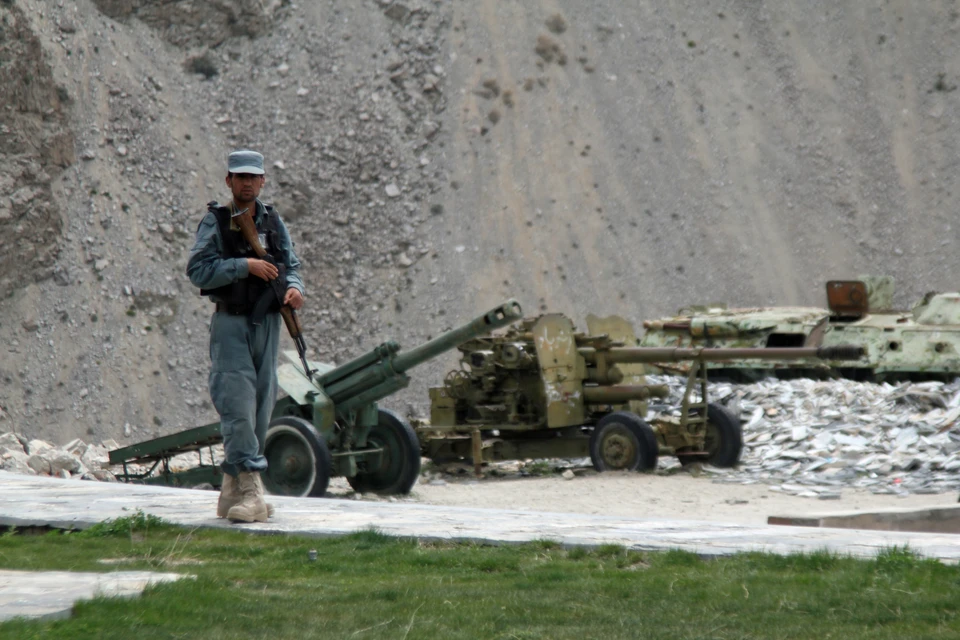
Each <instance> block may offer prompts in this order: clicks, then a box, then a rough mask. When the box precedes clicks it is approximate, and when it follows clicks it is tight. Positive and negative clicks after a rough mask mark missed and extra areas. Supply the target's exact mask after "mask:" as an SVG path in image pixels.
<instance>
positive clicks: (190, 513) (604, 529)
mask: <svg viewBox="0 0 960 640" xmlns="http://www.w3.org/2000/svg"><path fill="white" fill-rule="evenodd" d="M216 499H217V494H216V493H214V492H212V491H197V490H191V489H175V488H169V487H155V486H144V485H132V484H123V483H105V482H85V481H80V480H61V479H56V478H47V477H38V476H23V475H16V474H12V473H7V472H2V471H0V525H7V526H10V525H14V526H21V527H22V526H51V527H60V528H76V529H81V528H86V527H89V526H91V525H93V524H95V523H97V522H101V521H103V520H107V519H113V518H119V517H123V516H129V515H131V514H133V513H135V512H136V511H137V510H142V511H143V512H144V513H148V514H152V515H155V516H158V517H160V518H163V519H164V520H166V521H168V522H172V523H176V524H180V525H184V526H187V527H222V528H232V529H242V530H247V531H251V532H256V533H269V534H278V533H283V534H301V535H307V536H332V535H342V534H346V533H351V532H355V531H361V530H364V529H371V528H375V529H377V530H378V531H380V532H382V533H384V534H386V535H392V536H406V537H413V538H420V539H427V540H462V541H477V542H486V543H494V544H498V543H519V542H528V541H532V540H538V539H550V540H555V541H557V542H560V543H562V544H565V545H582V546H598V545H602V544H618V545H623V546H624V547H627V548H630V549H636V550H651V551H661V550H667V549H682V550H686V551H691V552H694V553H698V554H700V555H703V556H722V555H730V554H735V553H741V552H745V551H764V552H768V553H776V554H791V553H799V552H806V553H810V552H813V551H817V550H823V549H826V550H830V551H833V552H836V553H841V554H849V555H852V556H857V557H871V556H874V555H876V554H877V553H878V552H880V551H881V550H883V549H887V548H890V547H893V546H895V545H896V546H901V547H903V546H909V547H910V548H911V549H913V550H915V551H916V552H917V553H920V554H922V555H923V556H926V557H930V558H937V559H939V560H942V561H945V562H951V563H953V562H957V561H960V536H958V535H952V534H938V533H913V532H900V531H867V530H859V529H856V530H853V529H825V528H810V527H792V526H773V525H744V524H723V523H715V522H699V521H682V520H663V519H653V518H649V519H632V518H620V517H605V516H595V515H583V514H564V513H544V512H533V511H519V510H508V509H472V508H468V507H462V508H450V507H437V506H432V505H424V504H414V503H409V502H397V503H394V502H367V501H361V500H342V499H329V498H289V497H280V496H271V502H272V503H273V504H274V506H275V507H276V515H275V516H274V517H273V518H271V520H270V522H269V523H265V524H250V525H238V524H231V523H229V522H226V521H224V520H221V519H218V518H216V516H215V508H216Z"/></svg>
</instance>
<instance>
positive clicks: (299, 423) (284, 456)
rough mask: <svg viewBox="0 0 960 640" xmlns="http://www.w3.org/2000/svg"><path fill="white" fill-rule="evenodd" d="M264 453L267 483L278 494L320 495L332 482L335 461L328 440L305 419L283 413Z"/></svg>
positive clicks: (269, 432)
mask: <svg viewBox="0 0 960 640" xmlns="http://www.w3.org/2000/svg"><path fill="white" fill-rule="evenodd" d="M263 455H264V456H265V457H266V458H267V470H266V471H265V472H264V473H263V485H264V488H265V489H266V490H267V493H271V494H273V495H278V496H299V497H304V496H307V497H311V498H319V497H320V496H322V495H323V494H324V493H326V491H327V485H329V484H330V470H331V469H332V468H333V461H332V458H331V457H330V449H329V448H328V447H327V441H326V440H325V439H324V438H323V437H322V436H321V435H320V434H319V433H317V430H316V429H314V427H313V425H312V424H310V423H309V422H307V421H306V420H304V419H303V418H295V417H293V416H283V417H281V418H277V419H275V420H273V421H272V422H270V427H269V428H268V429H267V437H266V440H265V442H264V452H263Z"/></svg>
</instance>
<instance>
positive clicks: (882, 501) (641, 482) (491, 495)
mask: <svg viewBox="0 0 960 640" xmlns="http://www.w3.org/2000/svg"><path fill="white" fill-rule="evenodd" d="M422 480H423V479H421V482H419V483H418V484H416V485H415V486H414V487H413V491H412V492H411V494H410V496H409V498H407V500H409V501H413V502H418V503H423V504H435V505H442V506H449V507H471V508H499V509H504V508H505V509H519V510H524V511H545V512H555V513H586V514H595V515H605V516H619V517H630V518H657V519H668V520H710V521H715V522H734V523H743V524H765V523H766V521H767V517H769V516H774V515H776V516H800V515H803V516H811V515H822V514H829V513H840V512H851V511H876V510H891V509H896V510H900V509H904V510H906V509H920V508H924V507H935V506H939V507H947V506H956V504H957V494H956V493H953V492H951V493H945V494H938V495H910V496H906V497H900V496H896V495H874V494H872V493H870V492H869V491H864V490H861V489H852V488H850V489H843V490H841V492H840V499H839V500H837V499H834V500H819V499H815V498H802V497H798V496H793V495H788V494H784V493H782V492H778V491H775V490H773V489H771V486H768V485H763V484H753V485H742V484H730V483H721V482H715V481H714V478H711V477H709V476H706V475H701V476H699V477H694V476H692V475H689V474H686V473H680V474H671V475H649V474H636V473H603V474H599V473H595V472H593V471H592V470H590V471H578V472H577V474H576V475H575V476H574V477H573V478H570V479H566V478H563V477H562V476H559V475H552V476H544V477H527V478H483V479H480V480H476V479H474V478H470V477H467V478H455V477H454V478H452V477H446V476H445V477H444V478H443V479H442V481H438V480H436V479H434V480H428V481H426V482H423V481H422ZM349 491H350V489H349V487H348V486H347V484H346V482H345V481H344V480H343V479H342V478H337V479H335V480H333V481H331V486H330V491H329V495H331V496H333V497H337V496H342V495H346V494H348V493H349Z"/></svg>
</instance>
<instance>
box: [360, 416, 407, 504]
mask: <svg viewBox="0 0 960 640" xmlns="http://www.w3.org/2000/svg"><path fill="white" fill-rule="evenodd" d="M377 413H378V420H377V424H376V426H374V427H373V428H372V429H370V434H369V435H368V436H367V445H368V446H371V447H381V448H382V449H383V451H382V453H381V454H380V455H379V463H378V464H377V466H376V468H367V469H364V470H362V471H360V472H358V473H357V475H355V476H354V477H352V478H347V482H349V483H350V486H351V487H353V489H354V490H355V491H359V492H361V493H365V492H373V493H379V494H383V495H394V494H398V493H400V494H405V493H410V489H411V488H412V487H413V485H414V483H415V482H416V481H417V478H418V477H419V476H420V442H419V440H417V434H416V432H414V430H413V427H411V426H410V425H409V424H407V422H406V421H405V420H404V419H403V418H401V417H400V416H398V415H397V414H395V413H394V412H392V411H388V410H387V409H379V410H378V412H377Z"/></svg>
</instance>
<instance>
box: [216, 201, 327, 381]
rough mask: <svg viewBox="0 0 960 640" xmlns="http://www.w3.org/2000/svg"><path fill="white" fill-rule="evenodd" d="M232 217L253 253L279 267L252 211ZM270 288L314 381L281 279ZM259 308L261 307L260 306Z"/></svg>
mask: <svg viewBox="0 0 960 640" xmlns="http://www.w3.org/2000/svg"><path fill="white" fill-rule="evenodd" d="M231 217H232V218H233V221H234V222H236V223H237V226H238V227H240V233H242V234H243V237H244V239H245V240H246V241H247V242H248V243H249V244H250V246H251V247H252V248H253V252H254V253H255V254H257V257H258V258H260V259H261V260H266V261H268V262H270V263H271V264H274V266H277V267H279V265H276V264H275V263H274V261H273V259H272V258H271V257H270V255H269V254H268V253H267V250H266V249H264V248H263V245H262V244H260V236H259V235H258V234H257V225H256V223H255V222H254V221H253V214H252V213H250V209H249V208H246V209H244V210H243V211H238V212H237V213H234V214H233V215H232V216H231ZM270 287H271V289H272V290H273V295H275V296H276V297H277V302H279V303H280V305H281V306H280V316H281V317H282V318H283V323H284V324H285V325H287V332H288V333H289V334H290V337H291V338H293V344H295V345H296V347H297V353H298V354H300V362H302V363H303V372H304V373H305V374H306V375H307V379H308V380H310V381H313V371H311V370H310V367H309V366H307V344H306V343H305V342H304V341H303V328H302V327H301V326H300V318H298V317H297V312H296V311H295V310H294V309H293V307H291V306H290V305H288V304H283V297H284V295H285V294H286V291H282V288H283V287H282V285H281V284H280V279H279V278H274V279H273V280H270ZM257 306H258V307H259V304H258V305H257Z"/></svg>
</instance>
